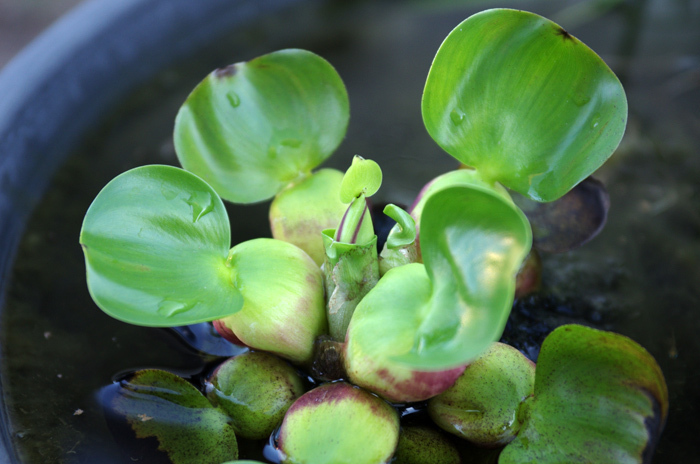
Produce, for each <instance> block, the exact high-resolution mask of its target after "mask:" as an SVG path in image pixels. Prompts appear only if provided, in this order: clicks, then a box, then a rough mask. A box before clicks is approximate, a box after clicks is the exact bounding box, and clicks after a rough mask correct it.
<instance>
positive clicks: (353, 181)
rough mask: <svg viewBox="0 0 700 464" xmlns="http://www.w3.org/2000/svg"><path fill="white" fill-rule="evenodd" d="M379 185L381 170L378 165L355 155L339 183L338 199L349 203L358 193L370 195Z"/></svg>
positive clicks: (380, 182) (380, 183)
mask: <svg viewBox="0 0 700 464" xmlns="http://www.w3.org/2000/svg"><path fill="white" fill-rule="evenodd" d="M381 185H382V170H381V169H380V167H379V165H378V164H377V163H376V162H374V161H372V160H368V159H364V158H363V157H361V156H357V155H355V156H354V157H353V159H352V164H351V165H350V168H349V169H348V170H347V172H346V173H345V176H344V177H343V182H342V183H341V184H340V201H342V202H343V203H350V202H351V201H352V200H353V199H355V198H357V197H359V196H360V195H364V196H365V197H371V196H372V195H374V194H375V193H376V192H377V190H379V187H380V186H381Z"/></svg>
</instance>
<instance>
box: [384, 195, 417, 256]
mask: <svg viewBox="0 0 700 464" xmlns="http://www.w3.org/2000/svg"><path fill="white" fill-rule="evenodd" d="M384 214H386V215H387V216H389V217H390V218H391V219H393V220H394V221H396V226H395V228H392V229H391V232H390V233H389V236H388V237H387V240H386V247H387V248H388V249H390V250H393V249H395V248H401V247H406V246H408V245H411V244H412V243H413V242H415V241H416V221H414V220H413V218H412V217H411V215H410V214H408V213H407V212H406V211H404V210H403V209H401V208H399V207H398V206H396V205H394V204H391V203H390V204H388V205H386V206H385V207H384Z"/></svg>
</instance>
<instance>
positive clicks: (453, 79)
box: [422, 9, 627, 201]
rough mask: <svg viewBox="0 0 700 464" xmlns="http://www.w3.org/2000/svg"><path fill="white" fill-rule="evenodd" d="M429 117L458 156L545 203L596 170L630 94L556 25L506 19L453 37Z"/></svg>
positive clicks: (439, 66)
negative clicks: (626, 93)
mask: <svg viewBox="0 0 700 464" xmlns="http://www.w3.org/2000/svg"><path fill="white" fill-rule="evenodd" d="M422 111H423V120H424V122H425V127H426V128H427V129H428V132H429V133H430V135H431V137H432V138H433V139H434V140H435V141H436V142H437V143H438V144H439V145H440V146H441V147H442V148H443V149H444V150H445V151H447V152H448V153H449V154H450V155H452V156H454V157H455V158H457V159H458V160H459V161H461V162H462V163H464V164H466V165H468V166H471V167H474V168H476V169H477V171H479V173H480V175H481V176H482V177H483V178H484V179H486V180H488V181H491V182H493V181H498V182H500V183H502V184H503V185H505V186H506V187H508V188H511V189H513V190H515V191H517V192H519V193H522V194H523V195H527V196H528V197H530V198H532V199H534V200H538V201H551V200H555V199H557V198H559V197H560V196H562V195H564V194H565V193H566V192H567V191H569V189H571V188H572V187H573V186H574V185H576V184H577V183H578V182H580V181H581V180H583V179H585V178H586V177H588V176H589V175H590V174H591V173H592V172H593V171H594V170H596V169H597V168H598V167H599V166H600V165H601V164H602V163H603V162H604V161H605V160H606V159H607V158H608V157H609V156H610V155H611V154H612V152H613V150H615V148H616V147H617V145H618V143H619V142H620V139H621V138H622V135H623V133H624V129H625V124H626V122H627V101H626V99H625V93H624V90H623V88H622V85H621V84H620V82H619V81H618V79H617V77H616V76H615V74H614V73H613V72H612V71H611V70H610V69H609V68H608V66H607V65H606V64H605V63H604V62H603V61H602V60H601V59H600V57H598V56H597V55H596V54H595V53H594V52H593V51H592V50H590V49H589V48H588V47H586V46H585V45H584V44H583V43H581V42H580V41H579V40H578V39H576V38H575V37H573V36H571V35H570V34H569V33H567V32H566V31H565V30H564V29H562V28H561V27H560V26H558V25H557V24H555V23H553V22H551V21H549V20H547V19H545V18H542V17H540V16H537V15H535V14H533V13H528V12H525V11H517V10H506V9H493V10H487V11H484V12H481V13H478V14H475V15H473V16H471V17H469V18H468V19H466V20H465V21H464V22H462V23H461V24H460V25H458V26H457V27H456V28H455V29H454V30H453V31H452V32H451V33H450V34H449V36H448V37H447V38H446V39H445V41H444V42H443V44H442V45H441V46H440V49H439V51H438V53H437V55H436V56H435V60H434V61H433V64H432V67H431V69H430V73H429V75H428V80H427V82H426V85H425V91H424V93H423V102H422Z"/></svg>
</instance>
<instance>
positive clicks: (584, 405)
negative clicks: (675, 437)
mask: <svg viewBox="0 0 700 464" xmlns="http://www.w3.org/2000/svg"><path fill="white" fill-rule="evenodd" d="M667 414H668V390H667V387H666V382H665V380H664V377H663V374H662V373H661V369H660V368H659V366H658V364H657V363H656V361H655V360H654V358H653V357H652V356H651V355H650V354H649V353H648V352H647V351H646V350H644V348H642V347H641V346H639V345H638V344H637V343H635V342H634V341H632V340H630V339H629V338H627V337H624V336H622V335H618V334H614V333H611V332H603V331H599V330H595V329H591V328H588V327H583V326H578V325H567V326H562V327H559V328H558V329H556V330H555V331H553V332H552V333H551V334H550V335H549V336H548V337H547V338H546V339H545V341H544V343H543V344H542V349H541V351H540V356H539V359H538V363H537V372H536V377H535V394H534V397H532V398H530V399H529V400H528V401H526V402H525V403H523V405H522V406H521V408H520V411H519V412H518V420H519V421H520V422H521V423H522V426H521V430H520V433H519V434H518V436H517V438H516V439H515V440H514V441H513V442H512V443H511V444H509V445H508V446H507V447H506V448H505V450H504V451H503V453H502V454H501V458H500V460H499V462H501V463H503V464H514V463H530V462H538V463H545V464H546V463H559V462H583V461H585V462H598V463H611V464H612V463H642V462H649V457H650V456H649V455H648V453H650V452H651V451H653V448H654V444H655V442H656V440H657V439H658V436H659V434H660V433H661V430H662V429H663V425H664V423H665V421H666V416H667Z"/></svg>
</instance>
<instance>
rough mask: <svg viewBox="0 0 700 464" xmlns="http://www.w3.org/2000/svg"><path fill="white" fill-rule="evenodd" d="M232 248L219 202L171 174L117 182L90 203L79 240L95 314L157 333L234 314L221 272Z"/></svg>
mask: <svg viewBox="0 0 700 464" xmlns="http://www.w3.org/2000/svg"><path fill="white" fill-rule="evenodd" d="M230 243H231V238H230V225H229V220H228V215H227V214H226V210H225V209H224V206H223V204H222V203H221V200H220V199H219V196H218V195H217V194H216V193H215V192H214V191H213V190H212V189H211V187H209V186H208V185H207V184H206V183H205V182H203V181H202V180H201V179H199V178H198V177H196V176H195V175H193V174H190V173H188V172H186V171H183V170H181V169H178V168H174V167H170V166H144V167H140V168H136V169H133V170H131V171H128V172H126V173H124V174H122V175H120V176H118V177H116V178H115V179H114V180H112V181H111V182H110V183H109V184H107V186H106V187H105V188H104V189H102V191H101V192H100V193H99V195H98V196H97V198H95V200H94V201H93V203H92V205H91V206H90V209H89V210H88V212H87V213H86V215H85V220H84V221H83V226H82V230H81V233H80V244H81V245H82V247H83V252H84V254H85V265H86V268H87V281H88V288H89V290H90V294H91V295H92V298H93V299H94V300H95V302H96V303H97V304H98V306H99V307H100V308H101V309H102V310H103V311H105V312H106V313H107V314H109V315H110V316H112V317H115V318H117V319H119V320H122V321H124V322H129V323H131V324H137V325H145V326H157V327H171V326H178V325H185V324H193V323H196V322H202V321H211V320H213V319H216V318H219V317H224V316H227V315H230V314H233V313H235V312H236V311H238V310H240V308H241V307H242V305H243V299H242V297H241V294H240V292H239V291H238V290H237V289H236V287H235V286H233V285H232V282H231V277H230V269H229V268H228V267H227V266H226V257H227V253H228V248H229V246H230Z"/></svg>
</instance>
